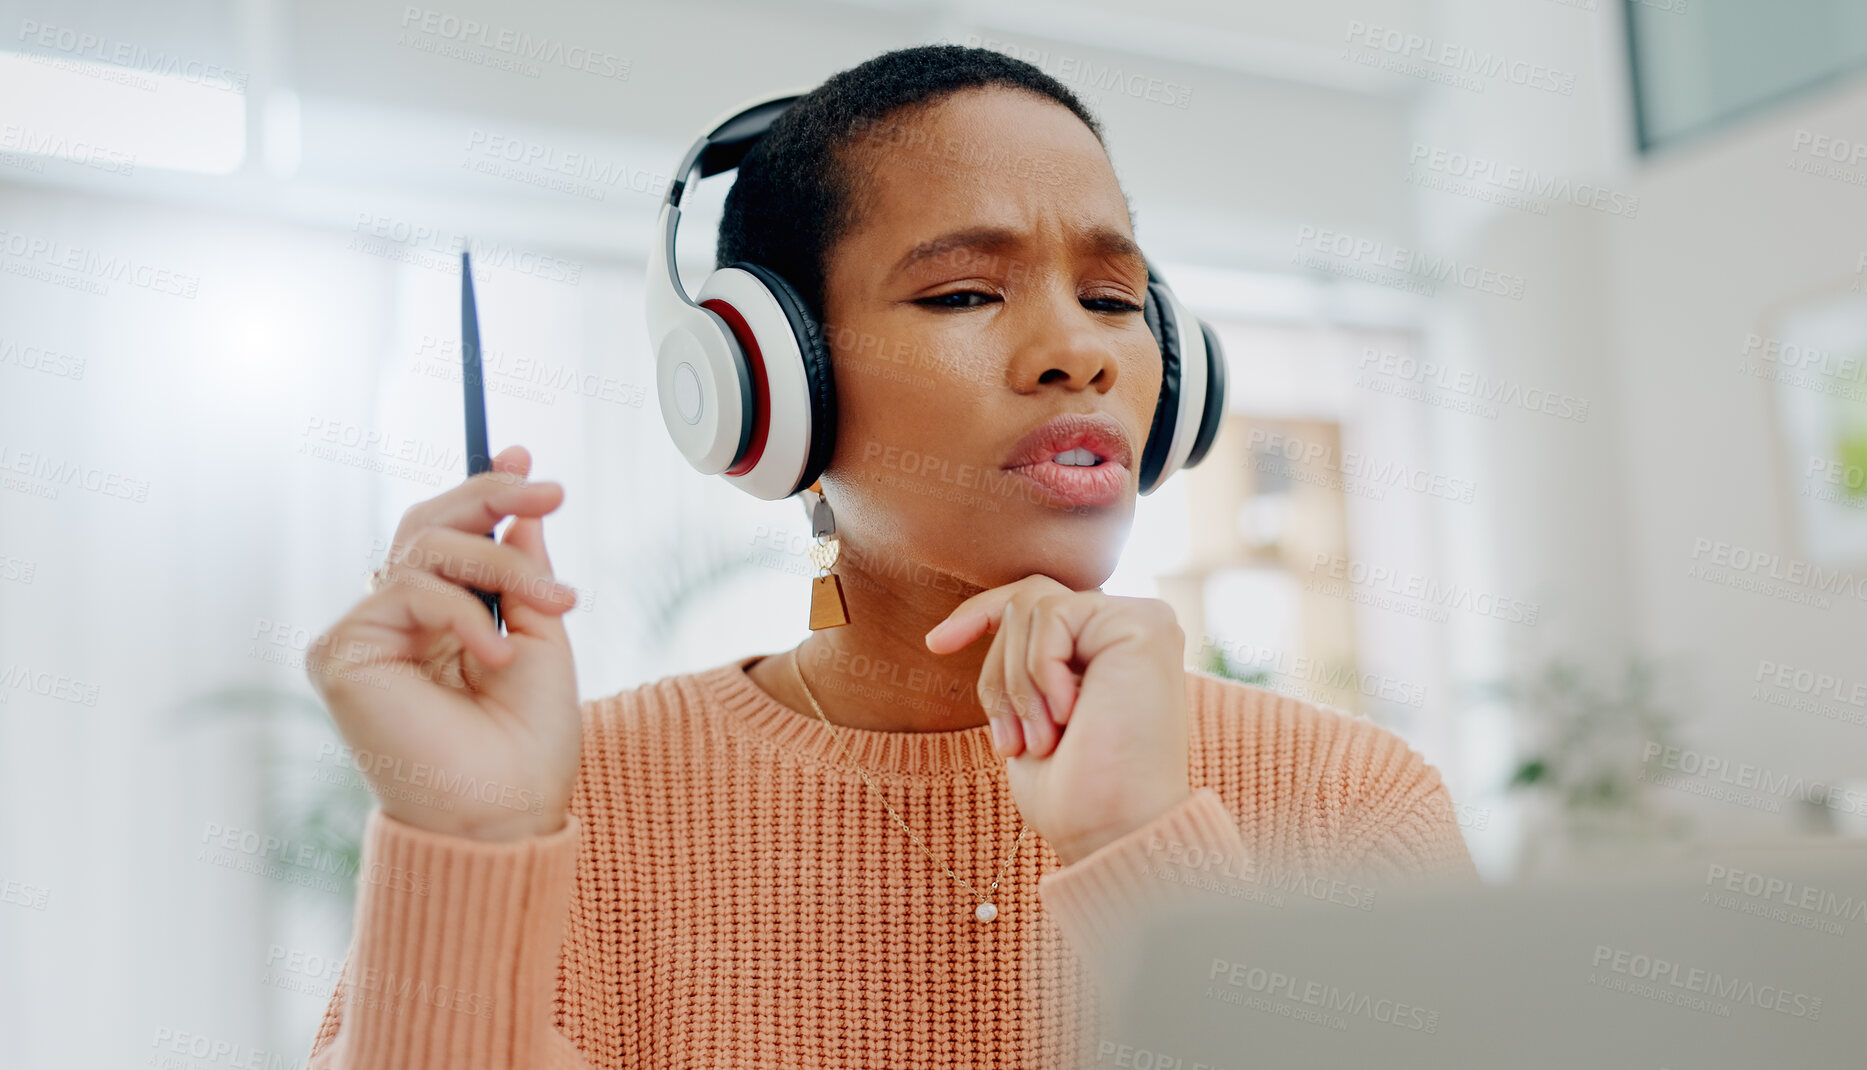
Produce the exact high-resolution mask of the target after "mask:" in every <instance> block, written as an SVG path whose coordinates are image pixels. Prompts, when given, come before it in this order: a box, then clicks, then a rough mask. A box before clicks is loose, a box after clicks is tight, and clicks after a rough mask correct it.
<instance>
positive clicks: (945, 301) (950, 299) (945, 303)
mask: <svg viewBox="0 0 1867 1070" xmlns="http://www.w3.org/2000/svg"><path fill="white" fill-rule="evenodd" d="M973 297H976V298H979V300H977V301H972V300H966V299H967V298H973ZM997 300H999V297H998V295H997V294H993V293H987V292H986V291H984V290H954V291H953V292H952V293H945V294H935V295H934V296H932V297H923V298H920V299H919V300H917V301H915V302H914V303H915V304H917V305H926V306H927V307H929V308H977V307H979V306H980V305H983V304H985V303H986V302H988V301H997Z"/></svg>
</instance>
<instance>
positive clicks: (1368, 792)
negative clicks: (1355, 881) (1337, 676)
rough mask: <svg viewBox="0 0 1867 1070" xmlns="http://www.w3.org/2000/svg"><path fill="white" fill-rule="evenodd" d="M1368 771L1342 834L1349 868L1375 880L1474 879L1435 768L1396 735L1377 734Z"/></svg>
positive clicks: (1454, 811)
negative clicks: (1351, 814) (1357, 801)
mask: <svg viewBox="0 0 1867 1070" xmlns="http://www.w3.org/2000/svg"><path fill="white" fill-rule="evenodd" d="M1369 765H1370V770H1371V772H1372V773H1373V774H1375V775H1372V776H1370V777H1369V778H1368V779H1367V781H1366V783H1367V785H1368V786H1367V788H1366V789H1365V790H1364V791H1363V792H1362V798H1361V799H1360V801H1359V803H1358V804H1357V805H1356V806H1355V807H1354V810H1353V814H1354V818H1353V820H1351V821H1350V822H1349V824H1348V826H1347V828H1346V830H1345V833H1344V835H1343V841H1342V842H1343V853H1344V854H1345V855H1346V857H1347V858H1348V859H1349V866H1350V868H1351V869H1352V870H1353V871H1354V872H1356V873H1358V874H1362V875H1365V876H1367V877H1369V878H1371V879H1373V880H1375V881H1377V882H1381V883H1390V882H1425V881H1448V882H1453V883H1475V882H1476V881H1477V880H1478V871H1477V869H1476V867H1474V866H1473V865H1472V857H1471V852H1470V851H1469V850H1468V849H1467V848H1466V846H1465V836H1464V833H1463V832H1462V831H1461V830H1460V826H1459V820H1458V811H1457V809H1456V808H1455V807H1454V806H1453V803H1452V795H1451V793H1450V792H1448V791H1447V790H1446V785H1445V782H1444V781H1443V780H1441V779H1440V777H1439V771H1438V770H1437V769H1434V768H1433V767H1432V766H1431V765H1429V764H1428V763H1427V761H1426V759H1425V758H1424V757H1422V756H1421V755H1420V753H1419V752H1418V751H1416V750H1414V749H1413V748H1411V747H1409V746H1407V745H1406V743H1405V742H1404V741H1403V740H1401V739H1400V737H1399V736H1396V735H1393V734H1391V733H1381V735H1380V737H1379V742H1378V743H1377V744H1376V747H1375V751H1374V755H1373V756H1372V758H1371V760H1370V763H1369Z"/></svg>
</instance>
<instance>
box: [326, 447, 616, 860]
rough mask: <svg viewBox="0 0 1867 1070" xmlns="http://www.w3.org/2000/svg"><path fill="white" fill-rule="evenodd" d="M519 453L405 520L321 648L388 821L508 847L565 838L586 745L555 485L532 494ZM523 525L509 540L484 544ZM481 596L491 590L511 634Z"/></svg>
mask: <svg viewBox="0 0 1867 1070" xmlns="http://www.w3.org/2000/svg"><path fill="white" fill-rule="evenodd" d="M530 471H531V455H530V454H529V453H527V452H526V450H525V449H524V447H522V446H510V447H507V448H506V449H505V450H504V451H503V452H501V453H500V454H499V455H498V456H497V457H495V458H493V467H492V470H491V471H488V472H482V473H481V474H479V475H476V476H473V477H471V478H469V479H467V480H465V481H464V482H462V483H461V484H460V485H458V486H456V487H454V488H452V489H450V490H447V491H445V492H443V493H441V494H438V495H436V496H434V497H432V498H429V499H427V500H426V501H422V502H418V503H416V504H415V505H414V506H412V507H410V508H409V510H408V511H407V512H406V513H404V514H403V516H402V521H401V524H400V525H399V526H398V527H397V529H396V533H395V538H394V540H393V543H392V546H391V549H390V551H389V563H388V564H387V565H386V566H385V567H384V571H383V573H382V581H381V582H380V583H378V584H377V588H376V590H375V591H374V592H373V593H372V594H370V595H369V596H367V597H365V598H364V599H363V600H362V601H360V602H358V603H357V604H356V605H354V606H352V607H351V609H350V611H349V612H348V613H346V614H345V615H344V616H343V617H342V618H341V619H340V620H338V621H337V622H336V623H335V624H333V625H332V626H331V627H330V628H329V629H328V630H327V631H326V632H325V634H324V635H322V636H320V637H319V638H318V640H317V641H316V642H314V643H313V644H312V647H311V650H310V652H309V654H308V655H307V657H306V659H305V660H306V664H305V668H306V674H307V675H308V676H309V677H310V679H311V683H312V686H313V687H315V688H316V689H317V690H318V692H319V693H320V694H321V695H323V697H324V700H325V703H326V704H327V705H328V706H329V708H330V711H331V716H332V718H333V719H334V720H336V722H337V727H338V730H339V731H340V732H342V734H343V737H344V742H345V743H346V744H347V745H348V746H349V747H350V749H351V751H352V752H353V753H354V754H355V755H356V764H357V767H358V769H359V770H360V771H361V772H362V773H363V775H364V776H365V777H366V778H367V779H368V780H369V783H370V788H371V790H372V791H374V792H375V794H376V798H377V800H378V801H379V802H380V803H381V806H382V810H383V813H384V814H386V815H388V816H389V817H393V818H395V819H396V820H398V821H402V822H405V823H407V824H410V825H414V826H417V827H419V828H424V829H427V830H430V831H433V832H438V833H443V834H447V835H456V836H464V837H469V838H474V839H484V840H510V839H518V838H521V837H526V836H534V835H541V834H545V833H550V832H554V831H556V830H558V829H560V828H562V827H563V825H564V815H565V814H566V813H567V812H568V810H569V805H570V794H571V788H572V785H573V784H574V783H575V781H576V776H577V761H578V755H579V751H580V747H581V744H582V726H581V719H580V713H579V708H578V700H577V680H576V674H575V672H574V670H573V665H572V661H571V650H570V640H569V638H568V636H567V635H566V634H565V630H564V621H563V614H564V613H565V611H566V610H568V609H570V608H571V607H572V606H573V605H574V604H575V603H576V592H574V591H572V590H571V589H570V588H568V587H564V586H562V585H560V584H558V583H556V582H555V581H554V579H553V578H552V573H551V560H550V557H549V556H548V555H547V553H546V552H545V540H544V520H543V518H544V517H545V516H546V515H547V514H549V513H551V512H553V511H555V510H556V509H557V507H558V506H559V505H560V504H562V502H563V500H564V489H563V487H562V486H560V485H559V484H557V483H553V482H548V481H547V482H541V483H528V482H526V479H525V476H526V475H527V474H528V473H529V472H530ZM507 516H511V517H514V519H513V521H512V523H511V524H510V525H509V526H508V527H507V528H506V531H505V534H504V537H503V538H502V539H500V540H498V541H495V540H493V539H489V538H487V537H486V536H487V534H488V533H489V532H491V531H492V530H493V529H494V528H495V527H496V526H497V525H498V524H499V522H500V521H501V520H502V519H504V518H505V517H507ZM470 588H471V589H477V590H483V591H496V592H498V593H499V595H500V596H501V597H500V611H501V614H502V615H503V616H504V618H505V625H506V634H505V635H501V634H500V633H499V629H498V627H497V626H496V625H495V624H494V623H493V617H492V614H491V613H489V612H487V607H486V606H485V605H484V604H483V603H482V602H481V601H480V599H479V598H478V597H476V596H475V595H474V594H473V591H472V590H470Z"/></svg>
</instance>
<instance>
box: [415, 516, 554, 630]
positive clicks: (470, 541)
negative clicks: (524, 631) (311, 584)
mask: <svg viewBox="0 0 1867 1070" xmlns="http://www.w3.org/2000/svg"><path fill="white" fill-rule="evenodd" d="M525 519H527V518H521V519H520V520H519V521H514V523H515V524H516V523H520V522H522V521H523V520H525ZM531 522H532V523H538V521H537V520H535V519H534V520H532V521H531ZM509 534H510V533H509V532H508V535H509ZM412 572H422V573H429V574H433V575H435V576H438V577H441V578H443V579H446V580H450V581H452V582H454V583H457V584H460V585H461V586H463V587H472V588H474V589H476V590H481V591H494V592H497V593H499V594H500V595H501V596H507V595H509V596H511V597H512V598H516V599H520V600H523V601H524V602H525V603H526V604H527V605H529V606H531V607H533V608H535V609H537V610H539V611H540V612H546V613H552V614H557V613H562V612H564V611H565V610H568V609H569V608H570V607H571V606H572V605H574V604H576V600H577V598H576V592H574V591H572V590H571V589H570V588H569V587H566V586H564V585H563V584H561V583H558V582H557V581H556V580H554V579H553V578H552V577H551V573H550V571H549V569H547V568H546V567H544V566H542V565H541V564H539V563H538V562H537V561H536V560H535V559H533V558H532V557H531V556H530V555H528V554H526V553H525V552H523V551H521V550H518V549H515V548H514V547H512V546H511V545H509V544H507V543H502V542H495V541H493V540H491V539H488V538H486V537H485V536H484V535H470V534H468V533H466V532H464V531H458V530H455V529H453V528H438V527H434V528H427V529H425V530H423V531H422V532H421V534H420V535H418V536H417V537H416V538H415V540H414V542H412V543H410V544H409V545H407V546H404V547H402V548H400V549H399V550H397V551H396V552H395V554H394V556H393V557H392V558H391V568H390V569H389V570H388V572H387V575H386V579H387V584H386V586H394V585H395V584H397V583H400V582H403V581H404V579H405V578H406V577H407V576H408V575H409V574H410V573H412ZM508 601H509V600H508V599H507V598H505V597H502V598H501V600H500V605H501V608H502V609H504V608H505V606H506V605H507V604H508ZM490 618H491V614H488V619H490Z"/></svg>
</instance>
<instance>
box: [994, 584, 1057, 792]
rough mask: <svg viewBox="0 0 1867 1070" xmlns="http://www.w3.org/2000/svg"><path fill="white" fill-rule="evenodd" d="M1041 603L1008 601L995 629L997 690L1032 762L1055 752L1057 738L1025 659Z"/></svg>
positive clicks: (1024, 599) (1028, 598)
mask: <svg viewBox="0 0 1867 1070" xmlns="http://www.w3.org/2000/svg"><path fill="white" fill-rule="evenodd" d="M1044 601H1045V599H1043V598H1033V597H1031V596H1029V595H1028V594H1027V595H1023V596H1020V597H1017V598H1014V599H1012V601H1011V603H1010V604H1009V605H1007V606H1006V607H1005V613H1004V616H1003V618H1002V619H1001V620H1000V623H999V628H998V640H999V642H1002V643H1003V644H1004V657H1003V659H1002V669H1001V674H1000V677H999V678H1000V680H1001V681H1002V683H1001V686H1002V687H1003V688H1004V690H1005V694H1006V695H1007V696H1008V698H1009V700H1010V706H1011V711H1012V712H1013V713H1015V714H1016V715H1017V718H1018V727H1019V729H1020V730H1021V731H1022V732H1023V735H1024V749H1025V753H1027V754H1029V755H1030V756H1031V757H1033V758H1042V757H1045V756H1046V755H1048V754H1049V753H1050V752H1051V751H1053V750H1055V749H1056V746H1057V735H1058V733H1057V726H1056V724H1055V723H1053V722H1052V721H1051V719H1050V711H1049V710H1048V709H1046V708H1045V704H1044V697H1043V695H1041V694H1039V693H1038V690H1037V688H1036V686H1035V683H1034V681H1033V680H1032V678H1031V673H1030V669H1029V665H1030V662H1029V659H1028V655H1027V648H1028V646H1029V644H1030V640H1031V628H1032V625H1033V623H1034V622H1035V621H1036V619H1037V617H1038V615H1039V614H1041V613H1042V612H1043V603H1044Z"/></svg>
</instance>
